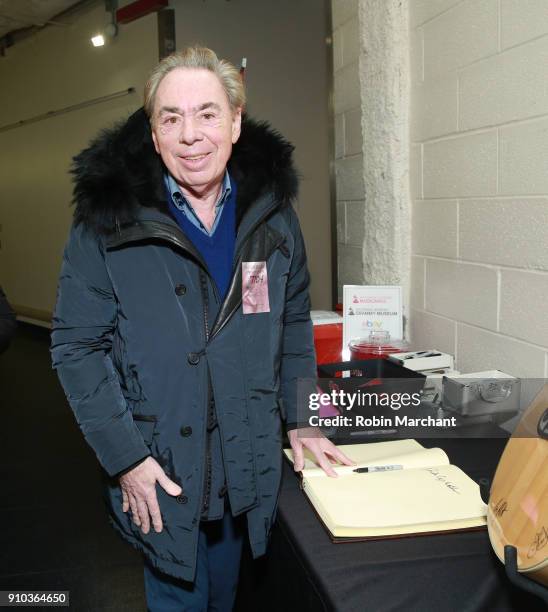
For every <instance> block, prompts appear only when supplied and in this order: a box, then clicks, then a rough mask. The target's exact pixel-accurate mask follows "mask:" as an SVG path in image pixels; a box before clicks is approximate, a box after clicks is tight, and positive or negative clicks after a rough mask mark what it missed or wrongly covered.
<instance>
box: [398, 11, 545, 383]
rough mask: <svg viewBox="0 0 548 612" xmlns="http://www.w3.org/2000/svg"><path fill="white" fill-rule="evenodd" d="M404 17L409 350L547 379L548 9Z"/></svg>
mask: <svg viewBox="0 0 548 612" xmlns="http://www.w3.org/2000/svg"><path fill="white" fill-rule="evenodd" d="M409 9H410V24H411V33H410V41H411V45H410V65H411V83H412V104H411V126H412V128H411V134H412V140H413V143H412V146H411V157H410V187H411V194H412V197H413V198H414V205H413V219H412V257H411V274H412V287H411V300H412V306H413V309H412V310H411V320H410V328H411V337H412V342H413V346H414V347H415V348H421V347H422V348H432V345H433V344H434V345H436V343H437V344H439V346H434V348H439V349H442V350H450V351H451V352H455V353H456V355H457V365H458V368H459V369H460V370H461V371H463V372H471V371H478V370H485V369H492V368H498V369H502V370H504V371H507V372H509V373H510V374H514V375H516V376H523V377H527V376H529V377H534V376H539V377H540V376H548V315H547V310H546V306H545V304H547V303H548V86H547V83H548V68H547V66H548V0H460V1H459V0H409ZM422 266H425V270H426V275H425V276H426V281H425V284H424V279H423V277H422V276H421V274H420V271H421V270H422ZM423 294H424V295H425V297H426V300H425V302H424V303H423V302H422V298H421V295H423Z"/></svg>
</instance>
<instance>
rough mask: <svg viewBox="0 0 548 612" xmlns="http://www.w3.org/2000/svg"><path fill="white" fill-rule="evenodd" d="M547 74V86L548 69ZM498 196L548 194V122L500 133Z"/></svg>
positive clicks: (503, 129)
mask: <svg viewBox="0 0 548 612" xmlns="http://www.w3.org/2000/svg"><path fill="white" fill-rule="evenodd" d="M547 66H548V64H547ZM546 71H547V77H546V78H547V83H548V67H547V69H546ZM547 83H545V84H544V87H545V89H548V88H547ZM547 110H548V109H547ZM500 192H501V194H504V195H517V194H520V195H521V194H531V195H546V194H547V193H548V119H540V120H538V121H531V122H530V123H519V124H517V125H511V126H508V127H503V128H501V129H500Z"/></svg>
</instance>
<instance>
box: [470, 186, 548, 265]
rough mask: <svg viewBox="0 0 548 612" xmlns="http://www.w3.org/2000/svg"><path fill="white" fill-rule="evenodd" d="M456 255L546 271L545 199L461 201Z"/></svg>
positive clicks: (547, 226)
mask: <svg viewBox="0 0 548 612" xmlns="http://www.w3.org/2000/svg"><path fill="white" fill-rule="evenodd" d="M459 254H460V257H462V258H463V259H465V260H469V261H477V262H485V263H490V264H499V265H504V266H514V267H517V268H533V269H540V270H548V199H545V198H539V199H536V198H521V199H518V198H512V199H504V200H495V199H486V200H464V201H461V202H460V203H459Z"/></svg>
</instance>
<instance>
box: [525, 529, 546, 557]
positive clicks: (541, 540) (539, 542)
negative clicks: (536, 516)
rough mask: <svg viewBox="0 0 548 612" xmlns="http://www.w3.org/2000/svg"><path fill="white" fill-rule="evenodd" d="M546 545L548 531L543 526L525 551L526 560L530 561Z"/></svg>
mask: <svg viewBox="0 0 548 612" xmlns="http://www.w3.org/2000/svg"><path fill="white" fill-rule="evenodd" d="M546 544H548V529H546V527H545V526H543V527H542V529H541V530H540V531H539V532H538V533H537V534H536V535H535V539H534V540H533V542H532V543H531V546H530V547H529V550H528V551H527V558H528V559H531V557H534V556H535V555H536V553H538V551H539V550H540V549H541V548H544V547H545V546H546Z"/></svg>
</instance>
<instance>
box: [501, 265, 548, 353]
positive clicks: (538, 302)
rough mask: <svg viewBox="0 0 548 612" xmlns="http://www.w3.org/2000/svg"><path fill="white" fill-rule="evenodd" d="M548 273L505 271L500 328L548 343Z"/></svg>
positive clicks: (529, 339) (506, 332)
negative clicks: (547, 302)
mask: <svg viewBox="0 0 548 612" xmlns="http://www.w3.org/2000/svg"><path fill="white" fill-rule="evenodd" d="M547 295H548V274H547V273H539V272H536V273H535V272H524V271H521V270H502V275H501V300H500V303H501V306H500V331H501V332H502V333H505V334H508V335H509V336H514V337H515V338H522V339H523V340H527V341H528V342H532V343H533V344H540V345H542V346H548V308H547V305H546V296H547Z"/></svg>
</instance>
